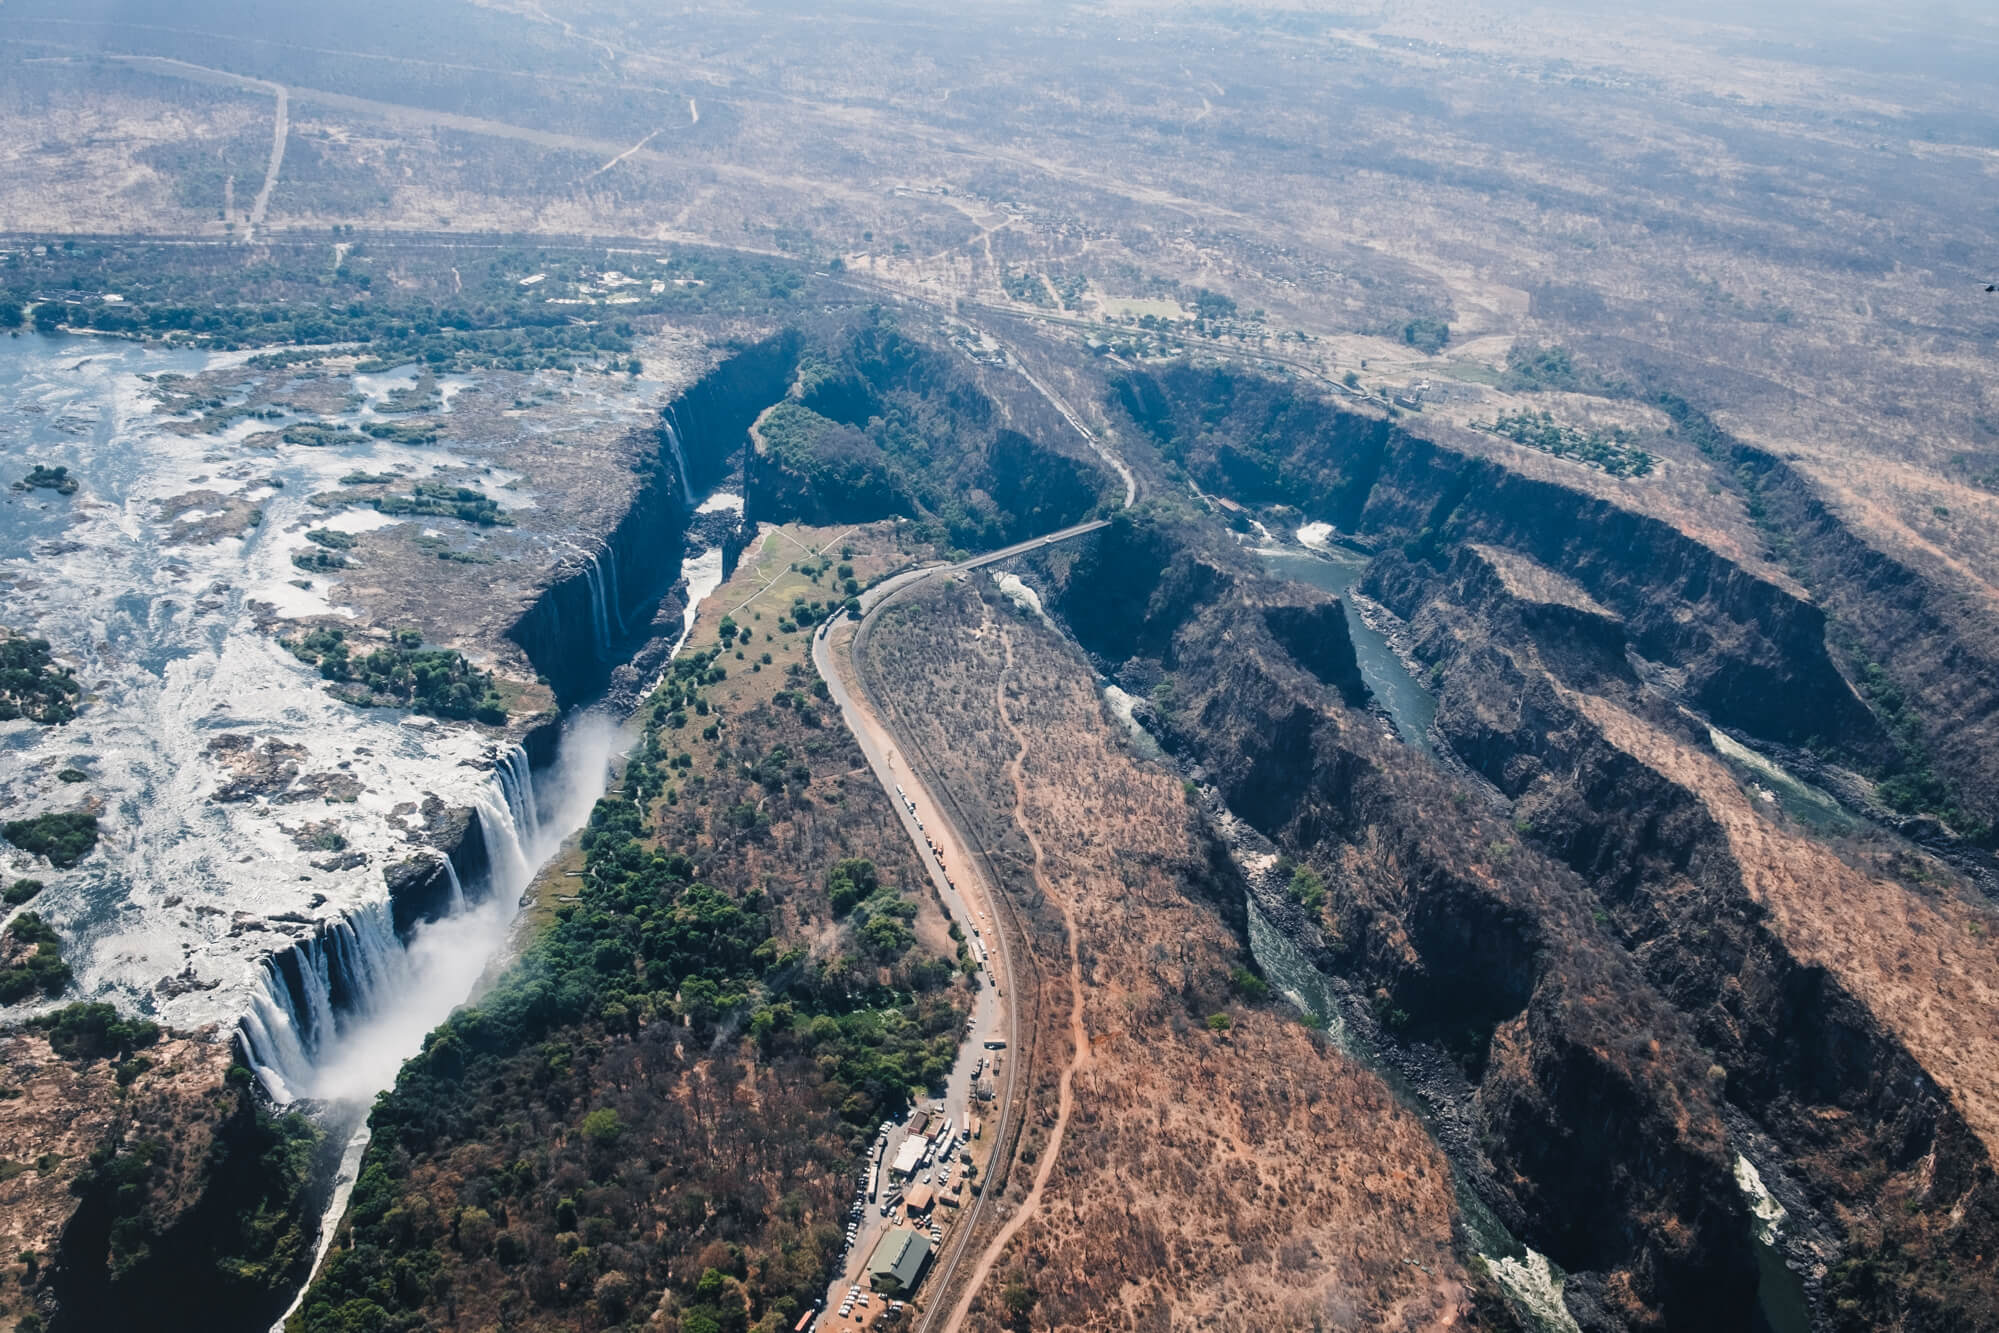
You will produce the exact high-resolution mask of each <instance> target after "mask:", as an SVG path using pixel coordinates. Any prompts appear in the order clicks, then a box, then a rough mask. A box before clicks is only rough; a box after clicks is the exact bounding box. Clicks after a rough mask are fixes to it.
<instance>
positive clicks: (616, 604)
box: [599, 546, 625, 639]
mask: <svg viewBox="0 0 1999 1333" xmlns="http://www.w3.org/2000/svg"><path fill="white" fill-rule="evenodd" d="M599 559H602V560H603V562H604V563H603V570H604V588H605V590H606V592H607V593H608V594H609V597H610V601H611V621H612V623H613V624H615V625H616V626H617V627H618V637H619V638H621V639H622V638H623V637H624V636H625V608H624V600H623V599H622V598H621V597H619V596H618V558H617V557H616V556H615V555H612V554H611V548H610V547H608V546H607V547H605V548H604V550H603V552H602V554H601V555H600V556H599Z"/></svg>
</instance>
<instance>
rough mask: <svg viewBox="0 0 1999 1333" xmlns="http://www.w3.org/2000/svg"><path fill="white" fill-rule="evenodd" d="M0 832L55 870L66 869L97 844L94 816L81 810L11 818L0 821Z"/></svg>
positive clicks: (95, 818)
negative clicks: (28, 817)
mask: <svg viewBox="0 0 1999 1333" xmlns="http://www.w3.org/2000/svg"><path fill="white" fill-rule="evenodd" d="M0 835H4V836H5V837H6V839H7V841H8V842H11V843H13V844H14V845H15V846H16V847H19V848H20V849H21V850H22V851H24V852H27V853H29V854H30V855H33V856H39V857H42V858H43V859H44V860H46V861H47V862H48V863H49V864H50V865H52V866H54V867H55V868H56V869H58V870H67V869H69V868H70V867H71V866H73V865H75V864H76V863H77V862H79V861H81V860H82V859H83V858H84V857H86V856H88V855H90V853H91V852H92V851H94V850H96V847H97V816H96V815H93V814H89V813H87V812H85V811H82V810H69V811H60V812H55V813H51V814H46V815H36V816H35V817H34V818H32V819H10V820H8V821H7V822H6V823H5V824H0Z"/></svg>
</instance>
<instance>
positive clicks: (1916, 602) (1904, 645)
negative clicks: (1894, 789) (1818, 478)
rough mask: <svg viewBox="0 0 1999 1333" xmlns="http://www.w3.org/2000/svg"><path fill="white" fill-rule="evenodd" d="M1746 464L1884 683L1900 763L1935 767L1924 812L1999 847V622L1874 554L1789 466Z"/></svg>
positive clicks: (1782, 532) (1854, 651)
mask: <svg viewBox="0 0 1999 1333" xmlns="http://www.w3.org/2000/svg"><path fill="white" fill-rule="evenodd" d="M1734 457H1735V458H1736V459H1737V460H1738V461H1739V466H1740V467H1741V469H1742V474H1741V475H1743V476H1745V477H1748V478H1750V479H1751V484H1752V485H1753V488H1754V495H1753V499H1754V501H1755V503H1756V505H1757V507H1758V509H1759V510H1760V511H1761V513H1762V515H1763V522H1764V524H1765V526H1766V528H1767V529H1768V530H1769V531H1770V532H1771V533H1773V534H1776V536H1777V538H1778V540H1780V541H1781V544H1782V547H1783V549H1784V552H1785V554H1786V555H1787V556H1788V557H1789V559H1790V562H1791V565H1792V567H1793V568H1794V569H1795V570H1796V571H1797V573H1798V575H1799V577H1800V578H1801V579H1802V580H1803V581H1804V582H1805V583H1806V584H1807V586H1809V587H1810V588H1811V589H1812V593H1813V595H1814V596H1815V597H1816V598H1818V599H1819V600H1820V601H1821V602H1823V603H1824V604H1825V606H1826V607H1827V609H1828V610H1829V611H1830V612H1831V614H1832V615H1833V617H1834V618H1835V622H1836V623H1835V628H1834V638H1835V642H1836V643H1837V644H1838V645H1839V646H1840V647H1841V648H1842V649H1843V650H1844V652H1845V654H1846V657H1847V662H1848V665H1849V668H1850V669H1852V670H1854V671H1855V672H1856V673H1860V674H1861V675H1863V676H1869V675H1872V676H1875V677H1876V678H1877V679H1878V686H1877V689H1876V694H1877V697H1878V698H1879V699H1880V700H1881V701H1882V704H1883V711H1884V713H1887V714H1888V716H1889V721H1890V724H1891V727H1892V728H1893V729H1894V730H1895V731H1896V732H1898V733H1899V735H1898V739H1902V740H1903V741H1904V744H1905V749H1906V750H1907V751H1908V753H1905V754H1904V755H1903V756H1902V757H1901V760H1900V767H1901V768H1902V769H1904V770H1908V769H1911V768H1922V767H1925V766H1932V765H1933V767H1934V770H1935V774H1934V785H1935V786H1936V787H1937V788H1938V789H1939V790H1938V791H1936V792H1933V793H1928V794H1926V795H1927V796H1928V799H1927V800H1926V801H1925V802H1924V804H1925V805H1926V806H1932V805H1942V806H1946V807H1947V808H1949V810H1950V813H1951V815H1952V819H1953V823H1954V824H1956V825H1957V826H1958V827H1959V828H1960V831H1962V832H1965V833H1967V834H1969V835H1970V836H1972V837H1973V838H1974V839H1975V840H1976V841H1978V842H1980V843H1982V844H1983V845H1984V846H1986V847H1988V848H1990V847H1992V846H1994V845H1999V833H1995V829H1999V626H1995V625H1994V623H1993V620H1992V618H1991V616H1990V615H1989V614H1988V613H1987V611H1986V610H1985V608H1984V606H1983V605H1982V599H1973V598H1968V597H1966V596H1965V595H1964V593H1963V592H1962V591H1961V590H1959V589H1955V588H1951V587H1948V586H1945V585H1943V584H1941V583H1939V582H1937V581H1934V580H1932V579H1929V578H1926V577H1924V576H1923V575H1922V574H1920V573H1918V572H1917V571H1916V570H1915V569H1914V568H1912V567H1911V566H1909V565H1908V564H1906V563H1904V562H1902V561H1899V560H1896V559H1894V558H1892V557H1890V556H1888V555H1885V554H1883V553H1882V552H1881V551H1879V550H1876V549H1875V548H1874V547H1872V546H1870V545H1869V544H1868V543H1867V542H1866V541H1865V540H1864V539H1863V538H1862V537H1860V536H1859V535H1858V534H1856V533H1855V532H1854V530H1853V529H1852V528H1850V527H1849V526H1847V525H1846V524H1845V523H1844V522H1842V521H1841V520H1840V519H1839V517H1838V516H1837V515H1836V514H1834V513H1833V512H1832V511H1831V510H1829V509H1828V508H1827V507H1826V505H1825V503H1824V502H1823V501H1821V500H1820V499H1819V498H1818V496H1817V495H1816V494H1815V493H1814V492H1813V490H1812V487H1811V485H1810V483H1808V482H1807V481H1806V480H1805V479H1804V478H1803V477H1802V476H1800V475H1799V473H1798V472H1797V470H1796V469H1795V468H1793V467H1791V466H1790V465H1789V464H1788V463H1785V462H1783V461H1782V460H1781V459H1777V458H1774V457H1772V456H1771V455H1769V454H1767V453H1764V452H1763V451H1761V450H1758V449H1752V448H1749V447H1747V446H1744V445H1740V444H1737V445H1735V447H1734ZM1870 668H1872V671H1871V672H1870V670H1869V669H1870Z"/></svg>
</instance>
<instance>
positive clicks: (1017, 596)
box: [993, 573, 1055, 629]
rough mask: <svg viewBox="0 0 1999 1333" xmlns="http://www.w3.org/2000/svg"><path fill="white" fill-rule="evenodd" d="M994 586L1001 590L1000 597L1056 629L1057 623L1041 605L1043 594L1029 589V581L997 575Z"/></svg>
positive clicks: (1015, 576) (1018, 576)
mask: <svg viewBox="0 0 1999 1333" xmlns="http://www.w3.org/2000/svg"><path fill="white" fill-rule="evenodd" d="M993 584H994V586H996V587H997V588H998V589H999V591H1000V596H1002V597H1004V598H1006V599H1007V600H1008V601H1009V602H1012V603H1013V604H1014V605H1015V606H1017V607H1019V608H1020V609H1021V610H1022V611H1025V612H1027V613H1028V614H1030V615H1033V616H1035V617H1037V618H1038V619H1039V620H1040V621H1041V623H1042V624H1044V625H1046V626H1048V627H1049V628H1050V629H1053V628H1054V627H1055V622H1054V621H1052V620H1050V619H1049V618H1048V612H1047V611H1046V610H1045V609H1044V608H1043V607H1042V605H1041V594H1040V593H1038V592H1036V591H1035V590H1034V589H1033V588H1031V587H1029V586H1028V585H1027V581H1026V580H1025V579H1023V578H1021V577H1020V575H1018V574H1000V573H995V574H994V575H993Z"/></svg>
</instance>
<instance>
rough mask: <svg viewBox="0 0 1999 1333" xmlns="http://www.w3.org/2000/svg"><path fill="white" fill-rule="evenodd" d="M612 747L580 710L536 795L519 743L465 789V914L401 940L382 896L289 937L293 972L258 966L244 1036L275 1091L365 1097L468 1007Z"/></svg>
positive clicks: (603, 725) (595, 720) (599, 720)
mask: <svg viewBox="0 0 1999 1333" xmlns="http://www.w3.org/2000/svg"><path fill="white" fill-rule="evenodd" d="M615 743H616V729H615V728H614V727H613V726H612V725H611V724H610V723H609V722H608V721H607V720H605V719H604V718H603V717H601V716H599V715H597V714H595V713H590V712H584V713H580V714H578V715H577V716H576V717H575V718H574V719H573V720H572V721H571V723H570V724H569V725H568V726H567V727H566V728H565V729H564V733H563V738H562V745H561V752H560V757H559V759H558V760H557V762H556V764H555V765H554V767H553V768H552V769H551V770H550V771H548V772H546V773H544V774H543V775H542V778H543V786H544V788H545V790H546V794H545V795H544V796H542V797H541V798H540V799H539V800H538V799H537V796H536V792H535V788H534V779H533V776H532V775H531V774H529V773H528V772H527V756H526V755H525V754H524V753H523V752H522V751H521V750H520V748H519V747H518V746H516V747H514V749H513V751H512V752H511V753H510V754H508V755H507V756H506V758H505V759H504V760H503V761H502V762H501V764H500V766H499V767H498V768H496V769H495V770H494V773H493V776H492V777H491V779H490V780H489V781H488V782H487V783H486V784H484V787H483V789H482V790H480V791H478V792H476V793H475V794H474V795H475V802H474V808H475V809H477V810H478V812H479V827H480V832H481V834H482V836H483V837H484V839H485V844H486V855H487V859H488V861H489V863H490V868H489V870H488V872H487V876H486V881H485V883H483V884H481V885H475V886H474V889H473V891H472V892H471V893H469V894H467V895H465V899H466V906H465V908H464V910H462V911H459V912H455V913H453V914H451V915H449V916H446V917H444V918H442V919H440V920H438V921H434V922H431V923H429V924H426V925H421V926H418V927H417V928H416V930H415V931H414V932H413V933H412V935H411V937H410V939H409V941H408V942H407V943H406V944H405V943H403V942H401V941H398V940H397V939H396V936H395V932H394V929H393V928H392V926H391V924H390V921H389V910H388V906H387V904H386V903H380V904H371V905H370V906H368V907H366V908H363V909H361V910H360V911H358V912H355V913H352V914H350V915H349V916H348V917H347V918H346V919H344V920H342V921H340V922H338V923H336V924H334V925H333V926H332V927H330V928H329V929H328V930H327V931H326V932H324V933H323V934H322V935H320V936H318V937H315V938H314V939H311V940H307V941H303V942H301V943H300V944H299V945H297V946H295V947H294V948H293V949H292V950H291V953H290V955H289V961H290V962H291V963H292V964H293V966H292V967H290V968H288V967H287V966H286V962H287V960H286V959H273V960H271V961H268V962H266V963H265V964H264V968H263V979H264V986H263V989H262V993H261V994H259V995H257V996H256V997H255V1005H254V1008H253V1011H252V1013H251V1015H250V1017H248V1018H246V1019H245V1020H244V1022H243V1034H244V1039H245V1044H246V1045H248V1046H249V1048H250V1054H251V1056H252V1067H253V1068H254V1069H255V1071H256V1073H257V1076H258V1077H259V1078H260V1079H261V1080H262V1081H263V1083H264V1086H265V1087H266V1088H267V1089H268V1090H269V1091H270V1093H271V1096H272V1097H273V1098H274V1099H275V1100H277V1101H279V1102H289V1101H293V1100H296V1099H298V1098H301V1097H310V1098H314V1099H317V1100H322V1101H332V1102H356V1101H363V1102H364V1101H366V1100H367V1099H369V1098H372V1097H373V1096H374V1095H375V1093H376V1092H378V1091H380V1090H381V1089H383V1088H386V1087H388V1086H389V1085H390V1084H392V1083H393V1082H395V1077H396V1071H397V1070H399V1069H401V1068H402V1064H403V1061H405V1060H407V1059H408V1058H409V1057H410V1056H412V1055H414V1054H416V1053H417V1051H418V1050H420V1049H421V1048H422V1046H423V1039H424V1037H425V1036H426V1035H427V1034H428V1033H429V1032H430V1031H431V1030H432V1029H434V1028H435V1027H437V1025H438V1024H439V1023H441V1022H443V1021H444V1019H445V1018H446V1017H447V1016H448V1015H449V1014H450V1013H451V1011H452V1010H453V1009H455V1008H457V1007H458V1006H459V1005H460V1004H463V1003H464V1002H465V1000H466V999H467V998H468V997H469V996H470V995H471V993H472V988H473V986H474V984H475V983H476V982H477V981H478V980H479V978H480V976H481V975H482V974H483V973H484V972H485V971H486V968H487V966H488V964H489V963H490V961H491V960H492V959H493V958H494V957H495V956H496V955H497V954H499V953H500V952H501V950H502V949H503V948H504V947H505V945H506V940H507V935H508V932H509V931H510V930H511V929H512V927H513V922H514V917H515V915H516V914H517V913H518V911H519V910H520V901H521V897H522V895H523V894H524V893H525V892H526V890H527V888H528V885H529V884H530V883H531V882H532V881H533V879H534V876H535V874H536V873H537V872H538V871H539V870H540V869H541V867H542V866H543V865H545V864H546V863H547V861H548V859H549V857H551V856H553V855H554V854H555V852H556V850H557V849H558V848H559V847H560V846H561V844H562V840H563V838H564V837H565V836H566V835H567V833H568V831H569V830H571V829H574V828H577V827H579V826H581V825H582V823H583V822H584V820H585V819H587V818H588V817H589V813H590V807H591V806H592V805H593V804H594V803H595V802H596V800H597V798H598V797H599V796H601V795H603V792H604V784H605V774H606V772H607V765H608V763H609V760H610V756H611V752H612V749H613V747H614V745H615ZM544 802H545V804H544ZM454 882H455V876H454ZM288 973H289V974H290V976H289V977H288ZM292 978H296V981H295V982H294V981H293V980H292Z"/></svg>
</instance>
